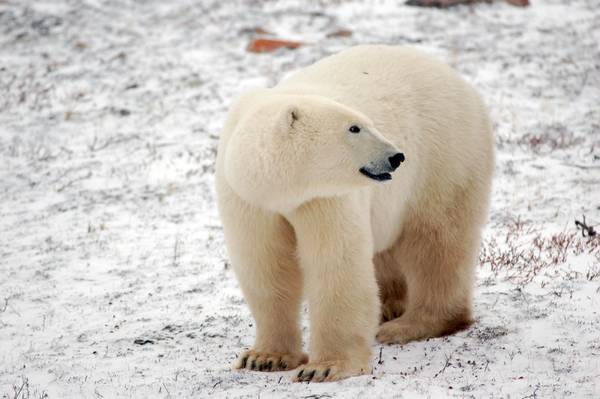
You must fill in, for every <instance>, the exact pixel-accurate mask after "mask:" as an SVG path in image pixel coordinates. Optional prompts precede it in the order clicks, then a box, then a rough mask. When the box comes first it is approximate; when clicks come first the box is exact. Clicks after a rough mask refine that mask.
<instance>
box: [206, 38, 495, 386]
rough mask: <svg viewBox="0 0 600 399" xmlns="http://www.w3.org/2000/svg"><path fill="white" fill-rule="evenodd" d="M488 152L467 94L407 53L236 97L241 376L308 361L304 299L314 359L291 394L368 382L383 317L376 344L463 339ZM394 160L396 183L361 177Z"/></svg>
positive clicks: (232, 233)
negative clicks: (247, 314)
mask: <svg viewBox="0 0 600 399" xmlns="http://www.w3.org/2000/svg"><path fill="white" fill-rule="evenodd" d="M353 124H356V125H358V126H360V128H361V132H360V133H359V134H352V133H349V132H348V127H349V126H351V125H353ZM493 141H494V140H493V135H492V133H491V128H490V123H489V119H488V114H487V111H486V109H485V107H484V105H483V103H482V101H481V100H480V98H479V96H478V95H477V93H476V92H475V91H474V90H473V89H472V88H471V87H470V86H469V85H468V84H467V83H466V82H465V81H464V80H463V79H462V78H460V77H459V75H458V74H457V73H456V72H454V71H453V70H452V69H451V68H449V67H447V66H445V65H444V64H442V63H440V62H438V61H436V60H435V59H433V58H431V57H429V56H426V55H424V54H423V53H421V52H418V51H416V50H414V49H411V48H404V47H391V46H359V47H354V48H351V49H349V50H346V51H343V52H341V53H339V54H336V55H333V56H331V57H328V58H325V59H323V60H321V61H319V62H317V63H316V64H314V65H312V66H309V67H307V68H304V69H302V70H300V71H298V72H297V73H295V74H293V75H292V76H290V77H289V78H287V79H285V80H284V81H283V82H281V83H280V84H279V85H277V86H276V87H274V88H272V89H260V90H255V91H252V92H249V93H247V94H245V95H244V96H242V97H241V98H240V99H239V100H238V101H237V102H236V103H235V104H234V105H233V106H232V109H231V111H230V115H229V118H228V121H227V123H226V126H225V129H224V131H223V134H222V137H221V141H220V144H219V152H218V159H217V191H218V196H219V201H218V202H219V209H220V213H221V217H222V221H223V226H224V230H225V235H226V239H227V245H228V250H229V254H230V257H231V260H232V264H233V267H234V270H235V272H236V275H237V277H238V279H239V281H240V285H241V287H242V290H243V292H244V295H245V297H246V299H247V301H248V303H249V305H250V308H251V310H252V313H253V315H254V317H255V319H256V327H257V338H256V344H255V346H254V348H253V350H251V351H249V352H246V353H244V354H242V356H241V357H240V359H239V360H238V364H237V366H238V367H247V368H253V365H254V366H255V368H258V369H262V368H264V367H266V368H270V369H273V370H274V369H287V368H293V367H296V366H298V365H299V364H301V363H303V362H305V361H306V360H307V359H306V356H305V355H303V354H302V351H301V338H300V337H301V334H300V330H299V325H298V314H299V309H300V303H301V298H302V293H304V294H305V295H306V298H307V299H308V304H309V310H310V321H311V344H310V358H309V361H310V363H309V364H308V365H305V366H303V368H302V369H301V373H300V375H299V376H298V377H297V379H298V380H307V379H311V380H314V381H323V380H333V379H339V378H343V377H345V376H349V375H355V374H359V373H365V372H368V371H369V370H370V356H371V350H370V342H371V340H372V338H373V337H374V336H375V334H376V332H377V328H378V322H379V321H380V310H381V311H382V316H383V320H384V321H386V322H385V323H383V324H382V325H381V326H380V327H379V332H378V333H377V338H378V339H379V340H380V341H381V342H390V343H391V342H408V341H410V340H414V339H422V338H426V337H432V336H438V335H441V334H445V333H449V332H452V331H454V330H456V329H460V328H463V327H465V326H466V325H468V323H469V322H470V320H471V290H472V278H473V268H474V262H475V257H476V253H477V249H478V246H479V240H480V231H481V228H482V226H483V224H484V222H485V219H486V213H487V208H488V201H489V191H490V183H491V177H492V171H493V162H494V150H493ZM398 151H400V152H402V153H404V154H405V156H406V161H405V162H404V163H402V164H401V165H400V167H399V168H398V169H397V170H396V171H395V172H393V173H392V176H393V178H392V180H391V181H388V182H376V181H374V180H371V179H369V178H368V177H366V176H364V175H363V174H361V173H360V172H359V169H360V168H361V167H362V166H364V165H367V164H368V165H383V163H385V162H387V161H386V160H387V159H388V157H389V156H391V155H393V154H395V153H396V152H398ZM382 162H383V163H382ZM380 301H381V304H380ZM282 359H287V360H285V361H284V360H282ZM269 363H270V364H271V366H270V367H268V365H269ZM284 366H285V367H284ZM327 370H329V371H327ZM313 371H314V372H313Z"/></svg>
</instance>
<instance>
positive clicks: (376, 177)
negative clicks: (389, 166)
mask: <svg viewBox="0 0 600 399" xmlns="http://www.w3.org/2000/svg"><path fill="white" fill-rule="evenodd" d="M359 172H360V173H362V174H363V175H365V176H367V177H370V178H371V179H373V180H377V181H386V180H392V175H391V174H389V173H387V172H385V173H377V174H376V173H371V172H369V170H368V169H367V168H366V167H364V166H363V167H362V168H360V169H359Z"/></svg>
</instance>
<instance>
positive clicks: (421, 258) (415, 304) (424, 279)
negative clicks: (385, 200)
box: [377, 186, 487, 344]
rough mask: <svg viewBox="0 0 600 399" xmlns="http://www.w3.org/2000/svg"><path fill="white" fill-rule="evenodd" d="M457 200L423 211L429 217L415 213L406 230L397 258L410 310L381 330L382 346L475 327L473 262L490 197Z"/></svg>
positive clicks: (464, 195) (463, 194) (468, 195)
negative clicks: (471, 326) (439, 207)
mask: <svg viewBox="0 0 600 399" xmlns="http://www.w3.org/2000/svg"><path fill="white" fill-rule="evenodd" d="M471 188H472V189H473V187H471ZM480 189H482V190H485V187H484V186H482V187H481V188H480ZM454 199H455V200H454V201H453V202H452V203H451V204H446V207H445V208H444V209H442V210H438V211H437V212H436V210H435V209H431V208H430V209H427V208H425V209H427V211H426V212H425V211H424V212H422V213H421V214H419V215H414V214H413V215H412V217H411V218H410V219H408V220H407V223H406V224H405V225H404V226H403V232H402V235H401V237H400V238H399V240H398V242H397V244H396V247H395V249H394V251H395V252H394V257H395V258H396V259H401V260H402V262H401V268H402V273H403V274H404V276H405V278H406V286H407V301H406V310H405V312H404V314H403V315H402V316H400V317H399V318H397V319H394V320H391V321H388V322H385V323H383V324H382V325H381V326H380V329H379V332H378V333H377V340H378V341H379V342H382V343H402V344H404V343H407V342H410V341H414V340H420V339H425V338H430V337H438V336H442V335H448V334H451V333H453V332H455V331H458V330H462V329H465V328H467V327H468V326H469V325H470V324H471V323H472V316H471V310H472V290H473V285H474V281H473V280H474V272H475V262H476V258H477V254H478V251H479V244H480V240H481V227H482V225H483V223H484V220H485V215H486V213H487V194H482V195H477V188H474V190H473V191H470V192H469V190H467V189H463V190H459V192H458V193H457V195H456V197H455V198H454ZM433 215H437V216H438V217H437V218H436V217H434V216H433Z"/></svg>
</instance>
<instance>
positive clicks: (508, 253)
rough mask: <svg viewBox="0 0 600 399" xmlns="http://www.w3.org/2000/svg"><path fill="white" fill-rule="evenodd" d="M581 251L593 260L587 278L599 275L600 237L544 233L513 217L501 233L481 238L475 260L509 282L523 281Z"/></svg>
mask: <svg viewBox="0 0 600 399" xmlns="http://www.w3.org/2000/svg"><path fill="white" fill-rule="evenodd" d="M582 254H588V255H591V256H592V259H593V263H594V264H593V265H592V266H590V269H589V270H588V272H587V275H586V277H587V279H588V280H593V279H596V278H598V277H600V270H599V269H600V268H598V267H597V264H600V237H598V236H595V237H583V236H581V235H580V234H579V233H578V232H559V233H545V232H543V231H541V228H536V226H534V225H532V224H531V223H528V222H524V221H523V220H521V219H520V218H517V219H514V220H512V221H510V222H509V223H508V224H507V225H506V229H505V234H504V235H499V236H495V237H492V238H490V239H487V240H484V241H483V243H482V248H481V252H480V255H479V261H480V263H481V265H482V266H488V267H490V269H491V270H492V271H493V272H495V273H496V274H499V273H505V274H506V276H507V277H508V279H510V280H512V281H515V282H518V283H527V282H530V281H531V280H532V279H533V278H534V277H535V276H537V275H538V274H539V273H540V272H541V271H544V270H548V269H551V268H555V267H557V266H559V265H561V264H564V263H566V262H567V261H568V259H569V257H570V256H571V255H572V256H579V255H582Z"/></svg>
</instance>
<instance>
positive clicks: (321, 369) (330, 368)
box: [294, 361, 368, 382]
mask: <svg viewBox="0 0 600 399" xmlns="http://www.w3.org/2000/svg"><path fill="white" fill-rule="evenodd" d="M366 372H368V371H366V369H365V368H355V367H352V366H351V365H350V363H349V362H347V361H329V362H315V363H308V364H306V365H304V366H302V368H301V370H300V371H299V372H298V374H296V376H295V377H294V382H329V381H337V380H341V379H342V378H346V377H349V376H352V375H359V374H365V373H366Z"/></svg>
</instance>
